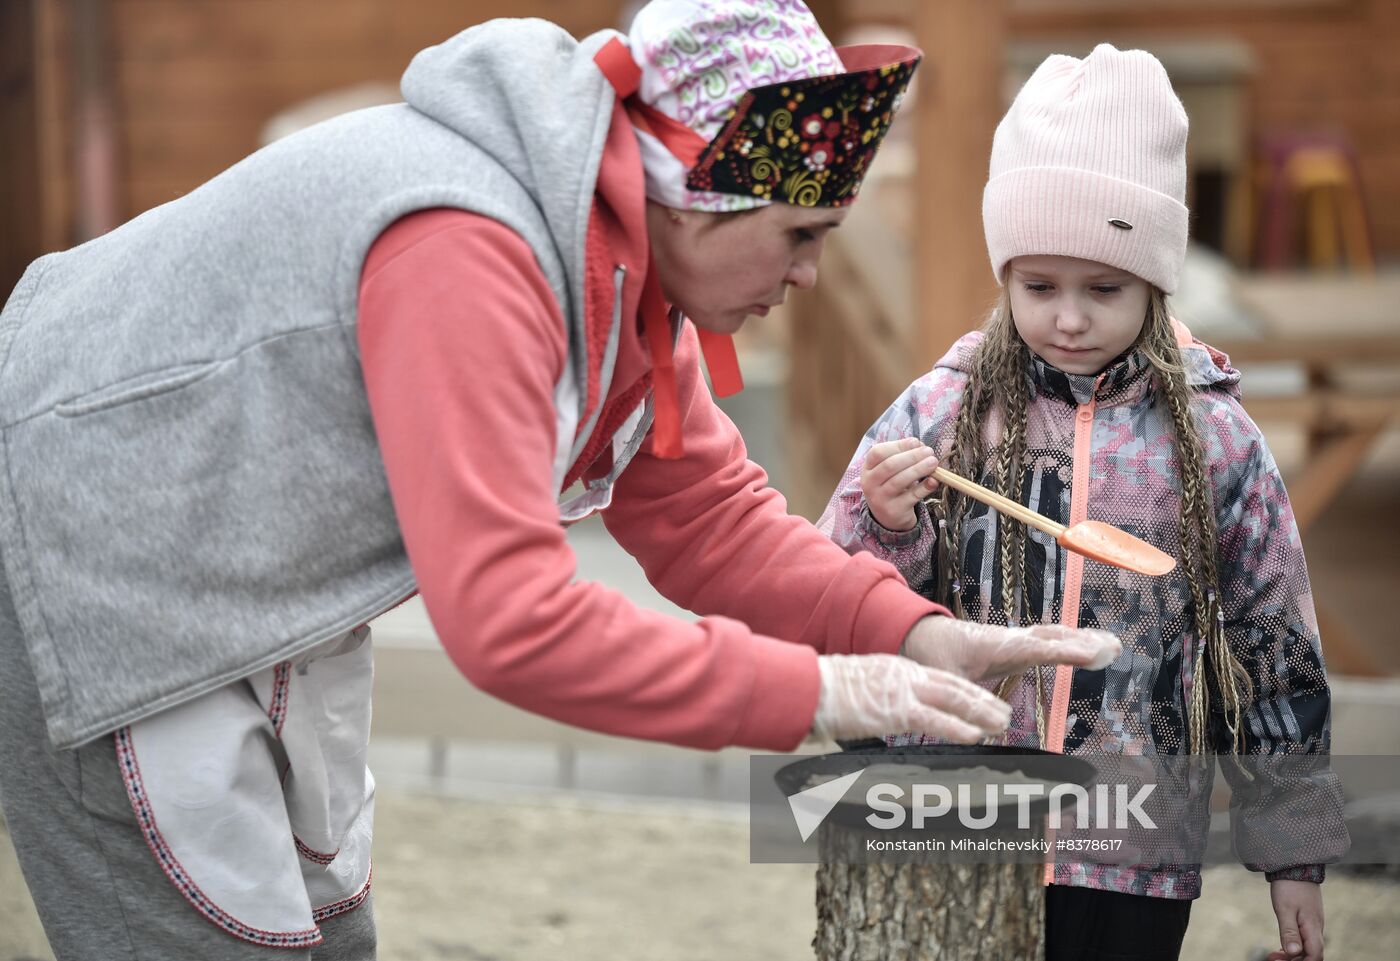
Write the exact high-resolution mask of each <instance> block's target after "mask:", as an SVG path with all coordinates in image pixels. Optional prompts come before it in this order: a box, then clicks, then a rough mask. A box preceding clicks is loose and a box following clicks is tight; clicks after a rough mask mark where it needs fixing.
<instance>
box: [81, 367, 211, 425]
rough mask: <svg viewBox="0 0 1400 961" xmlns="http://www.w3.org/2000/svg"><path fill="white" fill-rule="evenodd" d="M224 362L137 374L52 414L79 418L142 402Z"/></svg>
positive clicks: (203, 375)
mask: <svg viewBox="0 0 1400 961" xmlns="http://www.w3.org/2000/svg"><path fill="white" fill-rule="evenodd" d="M223 364H224V361H221V360H210V361H204V362H202V363H197V364H180V365H178V366H175V367H166V368H163V369H161V370H156V371H150V372H149V373H145V374H138V375H136V376H135V377H129V378H127V379H126V380H122V381H118V382H117V383H115V384H108V385H107V386H106V387H101V388H98V389H97V390H95V391H92V392H90V393H87V394H83V395H81V396H79V397H74V398H73V399H72V400H65V401H63V402H61V403H59V404H56V405H54V413H55V414H57V415H58V416H60V417H82V416H83V415H85V414H95V413H97V412H98V411H103V410H111V409H112V408H113V407H120V406H122V405H123V404H130V403H132V402H134V401H138V400H145V399H147V398H149V397H155V396H158V395H160V394H168V393H170V392H171V391H176V390H179V389H180V388H182V387H188V386H190V385H191V384H195V383H198V382H199V381H201V380H203V379H204V378H206V377H208V376H209V375H210V374H212V373H213V372H214V371H216V370H218V369H219V368H220V367H221V366H223Z"/></svg>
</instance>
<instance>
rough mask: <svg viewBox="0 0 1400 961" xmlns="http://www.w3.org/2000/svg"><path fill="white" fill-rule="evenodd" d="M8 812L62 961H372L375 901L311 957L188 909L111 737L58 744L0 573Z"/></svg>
mask: <svg viewBox="0 0 1400 961" xmlns="http://www.w3.org/2000/svg"><path fill="white" fill-rule="evenodd" d="M2 569H3V568H0V570H2ZM0 808H3V810H4V815H5V821H6V823H7V825H8V826H9V831H10V835H11V837H12V838H13V840H14V845H15V852H16V853H17V854H18V856H19V864H20V868H21V870H23V872H24V879H25V881H26V883H28V885H29V891H30V893H31V894H32V895H33V897H34V904H35V906H36V907H37V908H38V911H39V918H40V920H42V921H43V923H44V931H45V933H46V934H47V935H48V938H49V944H50V945H51V946H52V948H53V951H54V954H55V956H56V957H57V958H58V961H191V959H196V958H197V959H201V961H226V959H227V961H254V959H262V961H272V959H274V958H279V959H282V961H293V959H297V961H364V959H373V958H374V956H375V928H374V906H373V901H372V898H371V899H369V900H366V901H365V903H364V904H363V905H361V906H360V907H359V908H358V909H356V910H354V911H350V912H348V913H346V914H342V915H340V916H338V917H335V918H331V919H329V920H327V921H323V922H322V923H321V925H320V927H321V933H322V935H323V937H324V938H325V940H324V942H323V943H322V944H320V945H318V946H317V947H314V948H309V949H303V950H289V949H286V948H265V947H260V946H257V945H254V944H250V943H248V942H245V941H240V940H238V939H236V938H235V937H233V936H232V935H230V934H227V933H225V932H224V931H222V930H221V929H219V928H216V927H215V926H214V925H213V924H211V923H210V922H208V921H206V920H205V919H204V918H203V917H202V916H201V915H200V914H199V913H198V912H196V911H195V909H194V908H193V907H191V906H190V904H189V903H188V902H187V901H185V899H184V898H183V897H182V896H181V895H180V893H179V892H178V891H177V890H176V889H175V887H174V885H172V884H171V883H170V882H169V881H168V880H167V879H166V877H165V875H164V874H163V873H162V871H161V869H160V866H159V864H158V863H157V862H156V859H155V856H154V855H153V854H152V853H151V849H150V848H149V847H148V846H147V845H146V842H145V840H144V839H143V837H142V836H141V832H140V830H139V828H138V826H137V823H136V817H135V815H134V814H133V813H132V810H131V803H130V801H129V800H128V798H127V793H126V788H125V786H124V784H123V782H122V779H121V775H120V773H119V772H118V770H117V757H116V751H115V747H114V745H113V742H112V738H111V737H110V736H108V737H103V738H99V739H98V740H97V741H94V742H92V743H91V744H88V745H85V746H84V747H81V748H78V749H77V750H72V751H56V750H54V749H53V748H52V747H50V745H49V741H48V737H47V735H46V733H45V731H44V722H43V714H42V711H41V709H40V706H39V695H38V691H37V689H36V685H35V682H34V674H33V671H32V670H31V668H30V664H29V655H28V653H27V652H26V650H25V646H24V642H23V638H22V637H21V635H20V631H19V625H18V623H17V622H16V619H15V611H14V604H13V602H12V601H11V598H10V591H9V587H8V585H7V584H5V581H4V578H3V576H0Z"/></svg>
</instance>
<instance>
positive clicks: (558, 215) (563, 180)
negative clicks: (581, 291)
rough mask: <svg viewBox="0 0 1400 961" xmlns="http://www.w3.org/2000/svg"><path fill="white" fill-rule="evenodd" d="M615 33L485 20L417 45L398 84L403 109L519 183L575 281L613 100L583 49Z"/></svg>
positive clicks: (588, 50) (594, 48)
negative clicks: (447, 131)
mask: <svg viewBox="0 0 1400 961" xmlns="http://www.w3.org/2000/svg"><path fill="white" fill-rule="evenodd" d="M615 36H616V37H620V36H621V34H618V33H616V32H615V31H611V30H605V31H601V32H600V33H596V34H594V35H592V36H590V37H588V38H586V39H584V40H583V41H582V42H580V41H578V40H575V39H574V38H573V37H572V36H570V35H569V34H568V33H567V32H566V31H564V30H563V29H562V28H560V27H558V26H557V25H555V24H552V23H549V22H548V21H545V20H534V19H521V20H515V19H506V20H492V21H489V22H487V23H483V24H480V25H478V26H475V27H472V28H470V29H468V30H464V31H462V32H461V33H459V34H457V35H456V36H454V37H452V38H451V39H450V40H447V41H445V42H443V43H440V44H438V45H436V46H433V47H428V48H427V49H425V50H421V51H419V53H418V54H417V55H416V56H414V58H413V61H412V62H411V63H410V64H409V66H408V69H407V70H406V71H405V72H404V75H403V80H402V82H401V84H400V89H401V90H402V92H403V97H404V100H406V101H407V102H408V103H409V105H410V106H412V107H413V108H414V109H416V110H418V111H419V112H421V113H423V114H426V115H427V116H429V117H431V118H432V119H433V120H436V121H437V122H438V123H440V124H442V125H444V126H446V127H449V128H451V129H452V130H454V131H456V132H457V133H458V134H460V135H461V136H462V137H463V138H465V139H466V140H468V141H470V142H471V143H473V144H475V145H476V146H477V147H479V148H481V149H482V150H484V151H486V152H487V153H488V154H490V155H491V156H492V157H494V158H495V159H496V160H497V161H499V163H500V164H501V166H502V167H504V168H505V169H506V170H508V171H510V172H511V174H512V175H514V176H515V178H516V179H517V180H519V181H520V183H521V185H522V186H523V187H524V188H525V189H526V190H527V191H529V193H530V195H531V196H532V197H534V198H535V200H536V202H537V203H538V204H539V205H540V209H541V211H542V212H543V213H544V216H545V219H546V221H547V222H548V224H549V227H550V231H551V233H552V234H553V236H554V239H555V242H556V243H557V244H558V247H559V251H560V253H561V255H562V258H563V260H564V262H565V263H566V264H567V265H568V267H569V270H570V271H571V273H573V276H574V277H575V278H581V277H582V276H583V264H582V259H581V258H582V251H583V247H584V245H583V234H584V231H585V230H586V225H587V222H588V211H589V210H590V207H591V204H592V200H593V192H594V188H595V186H596V184H597V179H598V166H599V162H600V158H601V155H602V147H603V143H604V142H605V140H606V138H607V135H608V127H609V125H610V123H611V121H612V112H613V103H614V95H613V88H612V86H611V85H610V84H609V83H608V81H607V79H606V78H604V76H603V74H602V71H600V70H599V69H598V66H597V65H596V64H595V63H594V62H593V55H594V54H595V53H597V51H598V49H599V48H601V47H602V45H603V44H604V43H606V42H607V41H608V40H609V39H610V38H611V37H615Z"/></svg>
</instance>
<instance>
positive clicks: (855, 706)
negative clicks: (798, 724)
mask: <svg viewBox="0 0 1400 961" xmlns="http://www.w3.org/2000/svg"><path fill="white" fill-rule="evenodd" d="M817 665H818V667H819V668H820V670H821V684H822V687H821V695H820V697H819V698H818V699H817V713H816V716H815V718H814V719H813V722H812V733H813V735H815V736H817V737H826V738H830V739H832V740H835V739H836V738H859V737H878V736H882V735H884V734H886V733H888V732H890V731H922V732H923V733H925V734H931V735H934V736H936V737H941V738H946V739H947V740H950V741H957V742H960V743H964V744H972V743H975V742H977V741H980V740H981V739H982V738H984V737H987V736H989V735H993V734H1000V733H1001V732H1002V731H1004V730H1006V725H1007V724H1009V723H1010V721H1011V708H1010V707H1008V706H1007V704H1006V702H1005V701H1002V700H1000V699H999V698H997V697H996V696H995V695H993V694H992V693H990V692H989V691H986V690H984V689H983V688H981V687H978V686H977V685H976V684H973V683H972V682H971V681H969V680H966V679H965V678H962V677H959V676H957V675H956V674H950V673H949V672H947V671H940V670H937V669H933V668H928V667H923V666H921V665H919V664H915V663H914V662H913V661H911V660H909V659H908V658H905V657H896V656H894V655H892V654H862V655H846V654H832V655H827V656H825V657H819V658H817Z"/></svg>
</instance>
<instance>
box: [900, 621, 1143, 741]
mask: <svg viewBox="0 0 1400 961" xmlns="http://www.w3.org/2000/svg"><path fill="white" fill-rule="evenodd" d="M1122 652H1123V644H1122V642H1121V641H1119V640H1118V638H1116V637H1114V636H1113V635H1112V634H1110V633H1108V632H1107V631H1099V630H1092V629H1080V628H1073V627H1064V626H1062V625H1059V624H1032V625H1030V626H1028V627H997V626H996V625H994V624H979V623H976V622H975V621H960V620H957V619H955V618H952V617H925V618H923V619H922V620H920V621H917V622H916V623H915V624H914V626H913V627H912V628H910V630H909V633H908V634H907V635H906V636H905V638H904V646H903V647H902V648H900V653H901V654H903V655H904V656H905V657H908V658H911V659H912V660H915V661H917V662H919V663H920V664H923V665H925V666H927V667H936V668H938V669H940V670H944V671H951V672H952V673H954V674H957V675H959V676H961V677H965V678H968V679H970V680H973V681H986V680H992V679H995V678H999V677H1007V676H1009V675H1012V674H1020V673H1022V672H1024V671H1027V670H1029V669H1030V668H1032V667H1035V666H1036V665H1037V664H1071V665H1073V666H1075V667H1082V668H1086V669H1088V670H1091V671H1097V670H1101V669H1102V668H1105V667H1107V666H1108V665H1110V664H1112V663H1113V661H1114V660H1115V659H1116V658H1117V657H1118V655H1119V654H1121V653H1122ZM890 730H894V728H891V729H890Z"/></svg>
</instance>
